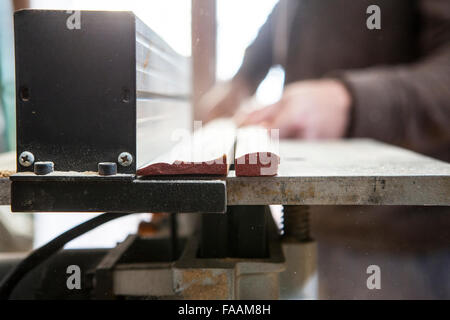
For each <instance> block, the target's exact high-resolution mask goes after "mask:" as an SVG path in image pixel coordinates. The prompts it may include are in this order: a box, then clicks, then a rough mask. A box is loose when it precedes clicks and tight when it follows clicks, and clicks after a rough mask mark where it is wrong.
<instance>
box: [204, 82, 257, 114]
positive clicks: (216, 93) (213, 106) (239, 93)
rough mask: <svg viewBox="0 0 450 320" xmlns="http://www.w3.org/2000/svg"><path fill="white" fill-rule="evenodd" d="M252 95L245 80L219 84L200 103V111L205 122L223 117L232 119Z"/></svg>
mask: <svg viewBox="0 0 450 320" xmlns="http://www.w3.org/2000/svg"><path fill="white" fill-rule="evenodd" d="M249 95H250V92H249V89H248V86H247V85H246V83H245V82H244V81H243V80H237V79H234V80H233V81H230V82H227V83H222V84H217V85H215V86H214V87H213V88H212V89H211V90H210V91H208V92H207V93H206V94H205V95H204V96H203V97H202V98H201V99H200V102H199V109H200V110H201V113H202V114H203V116H202V120H203V121H205V122H208V121H211V120H213V119H216V118H221V117H232V116H233V115H234V114H235V112H236V110H237V109H238V108H239V106H240V105H241V103H242V102H243V101H244V100H245V99H246V98H248V97H249Z"/></svg>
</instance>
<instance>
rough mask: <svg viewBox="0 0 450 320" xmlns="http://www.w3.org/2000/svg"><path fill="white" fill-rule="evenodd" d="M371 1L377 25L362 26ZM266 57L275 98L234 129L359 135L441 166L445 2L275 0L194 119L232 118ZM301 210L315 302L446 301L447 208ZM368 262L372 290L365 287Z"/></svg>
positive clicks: (445, 122)
mask: <svg viewBox="0 0 450 320" xmlns="http://www.w3.org/2000/svg"><path fill="white" fill-rule="evenodd" d="M372 5H376V6H378V8H379V9H380V16H379V17H380V21H381V25H380V26H381V28H380V29H372V28H369V27H368V25H367V24H366V22H367V19H369V18H370V17H371V14H370V11H369V10H368V8H369V6H372ZM368 11H369V13H368ZM277 64H280V65H281V66H282V67H283V68H284V70H285V84H286V85H285V90H284V93H283V96H282V98H281V99H280V100H279V101H278V102H277V103H275V104H273V105H269V106H267V107H265V108H262V109H260V110H256V111H254V112H251V113H250V114H246V115H245V116H244V117H243V121H242V123H243V124H263V125H265V126H267V127H270V128H279V129H280V137H282V138H302V139H337V138H346V137H369V138H374V139H377V140H379V141H384V142H387V143H390V144H395V145H399V146H403V147H406V148H409V149H412V150H414V151H417V152H420V153H423V154H426V155H429V156H432V157H435V158H438V159H442V160H445V161H450V1H449V0H416V1H413V0H395V1H392V0H335V1H325V0H280V1H279V3H278V4H277V5H276V6H275V8H274V9H273V11H272V13H271V14H270V16H269V17H268V19H267V21H266V23H265V24H264V25H263V26H262V27H261V29H260V31H259V34H258V36H257V37H256V39H255V40H254V41H253V43H252V44H251V45H250V46H249V47H248V48H247V49H246V52H245V56H244V60H243V63H242V66H241V67H240V69H239V71H238V72H237V74H236V75H235V76H234V77H233V79H232V80H231V81H229V82H228V83H225V84H220V85H217V86H216V87H214V88H213V89H212V90H211V91H210V92H208V93H206V94H205V96H204V97H203V98H202V100H201V102H200V109H201V111H203V112H204V113H205V118H204V120H210V119H213V118H216V117H222V116H232V115H234V114H235V113H236V112H237V111H238V108H239V106H240V105H241V104H242V102H243V101H244V100H245V99H247V98H248V97H250V96H252V95H253V94H254V93H255V91H256V89H257V87H258V85H259V83H260V82H261V81H262V80H263V79H264V77H265V76H266V74H267V72H268V70H269V69H270V67H271V66H273V65H277ZM312 209H313V214H312V217H311V218H312V221H313V232H314V234H315V237H316V239H317V240H318V242H319V279H320V280H319V281H320V290H321V297H322V298H446V299H449V298H450V274H449V272H448V271H449V270H450V210H449V209H448V208H445V207H441V208H439V207H381V208H380V207H372V208H368V207H339V208H336V207H313V208H312ZM336 211H340V212H345V214H336ZM371 264H377V265H380V267H381V271H382V279H383V280H382V290H373V291H371V290H368V289H367V287H366V282H365V279H366V278H367V276H368V275H367V274H366V268H367V267H368V266H369V265H371Z"/></svg>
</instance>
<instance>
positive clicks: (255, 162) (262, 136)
mask: <svg viewBox="0 0 450 320" xmlns="http://www.w3.org/2000/svg"><path fill="white" fill-rule="evenodd" d="M274 138H275V139H278V135H276V137H271V136H270V134H269V131H268V130H267V129H265V128H263V127H259V126H251V127H244V128H241V129H239V130H238V132H237V138H236V151H235V161H234V169H235V172H236V176H247V177H259V176H275V175H277V174H278V165H279V163H280V157H279V155H278V154H277V153H278V150H277V149H278V148H277V146H278V143H277V142H278V141H273V140H274Z"/></svg>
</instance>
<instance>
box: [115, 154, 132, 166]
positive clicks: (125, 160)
mask: <svg viewBox="0 0 450 320" xmlns="http://www.w3.org/2000/svg"><path fill="white" fill-rule="evenodd" d="M117 161H118V162H119V164H120V165H121V166H122V167H128V166H129V165H131V164H132V163H133V156H132V155H131V154H129V153H128V152H122V153H121V154H119V157H118V158H117Z"/></svg>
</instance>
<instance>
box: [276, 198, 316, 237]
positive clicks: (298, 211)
mask: <svg viewBox="0 0 450 320" xmlns="http://www.w3.org/2000/svg"><path fill="white" fill-rule="evenodd" d="M283 225H284V226H283V229H284V230H283V231H284V237H285V238H293V239H295V240H297V241H299V242H304V241H309V240H311V236H310V234H309V231H310V230H309V229H310V228H309V206H283Z"/></svg>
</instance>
